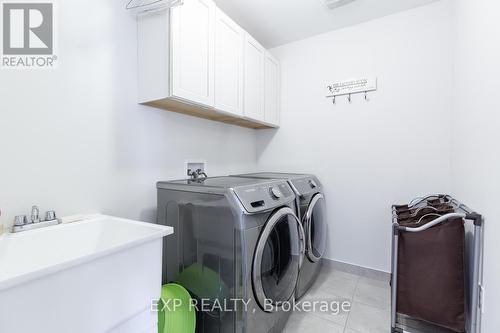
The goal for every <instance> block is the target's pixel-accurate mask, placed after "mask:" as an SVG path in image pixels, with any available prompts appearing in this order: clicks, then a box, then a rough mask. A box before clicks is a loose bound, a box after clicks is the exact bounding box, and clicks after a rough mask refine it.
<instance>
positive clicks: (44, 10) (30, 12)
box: [1, 2, 57, 68]
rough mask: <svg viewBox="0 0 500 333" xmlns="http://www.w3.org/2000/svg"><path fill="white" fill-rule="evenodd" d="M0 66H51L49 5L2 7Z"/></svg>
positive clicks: (52, 41)
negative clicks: (0, 56) (0, 58)
mask: <svg viewBox="0 0 500 333" xmlns="http://www.w3.org/2000/svg"><path fill="white" fill-rule="evenodd" d="M2 22H3V23H2V28H3V34H2V40H3V41H2V46H3V52H2V53H3V54H2V55H3V56H2V61H1V64H2V67H3V68H14V67H22V68H26V67H53V65H54V61H55V60H56V59H57V57H56V56H55V55H54V5H53V3H18V2H8V3H3V4H2Z"/></svg>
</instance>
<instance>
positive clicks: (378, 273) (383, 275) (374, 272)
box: [322, 258, 391, 281]
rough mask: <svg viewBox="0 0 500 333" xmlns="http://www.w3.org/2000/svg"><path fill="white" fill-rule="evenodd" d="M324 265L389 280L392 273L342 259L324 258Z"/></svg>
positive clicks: (372, 277)
mask: <svg viewBox="0 0 500 333" xmlns="http://www.w3.org/2000/svg"><path fill="white" fill-rule="evenodd" d="M322 265H323V266H324V267H329V268H333V269H336V270H339V271H342V272H346V273H351V274H355V275H359V276H364V277H368V278H371V279H377V280H384V281H389V279H390V277H391V273H388V272H384V271H379V270H376V269H373V268H367V267H362V266H357V265H353V264H348V263H345V262H342V261H336V260H331V259H326V258H323V259H322Z"/></svg>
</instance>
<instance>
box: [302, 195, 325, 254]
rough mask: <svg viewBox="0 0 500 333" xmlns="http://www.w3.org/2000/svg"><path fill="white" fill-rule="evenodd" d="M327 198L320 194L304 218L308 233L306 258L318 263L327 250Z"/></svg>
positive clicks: (314, 199)
mask: <svg viewBox="0 0 500 333" xmlns="http://www.w3.org/2000/svg"><path fill="white" fill-rule="evenodd" d="M325 205H326V202H325V197H324V196H323V194H321V193H318V194H316V195H315V196H314V197H313V198H312V199H311V203H310V204H309V208H308V209H307V212H306V215H305V216H304V221H303V225H304V231H305V233H306V256H307V258H308V259H309V260H310V261H312V262H318V261H319V260H320V259H321V258H322V257H323V255H324V254H325V250H326V234H327V227H328V226H327V222H326V213H325V212H326V209H325Z"/></svg>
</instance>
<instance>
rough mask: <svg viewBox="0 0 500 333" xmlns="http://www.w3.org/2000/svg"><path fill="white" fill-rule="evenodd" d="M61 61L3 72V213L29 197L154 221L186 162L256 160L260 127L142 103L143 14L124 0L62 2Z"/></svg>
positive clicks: (25, 208)
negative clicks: (161, 190) (165, 184)
mask: <svg viewBox="0 0 500 333" xmlns="http://www.w3.org/2000/svg"><path fill="white" fill-rule="evenodd" d="M57 5H58V6H57V7H58V14H57V19H58V27H59V28H58V33H59V51H58V54H57V55H58V56H59V67H58V68H57V69H55V70H46V71H42V70H38V71H37V70H25V71H12V70H10V71H9V70H1V71H0V209H1V210H2V212H3V216H2V217H1V218H0V221H3V222H4V223H6V224H11V221H12V219H13V217H14V215H17V214H26V213H28V212H29V210H30V208H31V205H32V204H38V205H39V206H40V208H41V209H49V208H51V209H55V210H56V211H57V212H58V213H59V215H66V214H74V213H82V212H83V213H85V212H95V211H100V212H103V213H107V214H112V215H118V216H123V217H129V218H138V219H142V220H148V221H153V220H155V214H156V188H155V183H156V181H158V180H167V179H172V178H183V177H185V175H184V161H185V160H186V159H189V158H201V159H206V160H207V161H208V170H209V172H210V174H212V175H215V174H223V173H237V172H248V171H254V169H255V165H256V163H255V154H256V148H255V133H254V131H253V130H247V129H242V128H240V127H234V126H230V125H225V124H221V123H216V122H211V121H208V120H201V119H197V118H191V117H188V116H184V115H178V114H174V113H170V112H166V111H161V110H157V109H153V108H148V107H143V106H140V105H138V104H137V103H136V98H137V78H136V72H137V66H136V61H137V57H136V54H137V48H136V22H135V19H134V18H133V17H131V16H130V15H129V13H127V12H126V10H125V9H124V7H125V2H124V1H99V0H91V1H84V0H78V1H70V2H66V1H58V2H57Z"/></svg>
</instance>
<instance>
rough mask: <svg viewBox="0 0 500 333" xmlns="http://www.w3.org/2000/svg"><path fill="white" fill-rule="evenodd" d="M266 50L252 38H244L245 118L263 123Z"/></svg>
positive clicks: (247, 36)
mask: <svg viewBox="0 0 500 333" xmlns="http://www.w3.org/2000/svg"><path fill="white" fill-rule="evenodd" d="M265 56H266V50H265V49H264V47H262V46H261V45H260V44H259V42H257V41H256V40H255V39H254V38H252V36H250V35H249V34H246V36H245V74H244V77H245V85H244V91H245V97H244V106H243V113H244V115H245V117H247V118H250V119H257V120H261V121H264V120H265V114H264V61H265Z"/></svg>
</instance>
